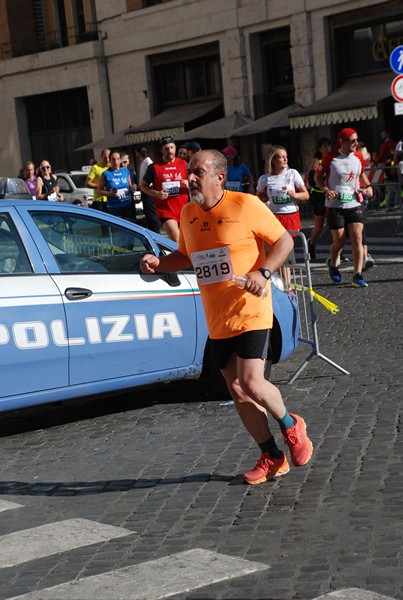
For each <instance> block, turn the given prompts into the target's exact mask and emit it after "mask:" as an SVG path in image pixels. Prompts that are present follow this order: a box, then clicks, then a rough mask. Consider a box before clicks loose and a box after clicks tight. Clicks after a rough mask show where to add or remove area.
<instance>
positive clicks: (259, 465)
mask: <svg viewBox="0 0 403 600" xmlns="http://www.w3.org/2000/svg"><path fill="white" fill-rule="evenodd" d="M282 455H283V456H282V457H281V458H271V457H270V454H269V453H268V452H262V456H261V457H260V458H259V460H258V461H257V462H256V466H255V467H254V468H253V469H251V471H248V472H247V473H245V475H244V476H243V480H244V482H245V483H249V484H250V485H256V484H257V483H263V481H267V480H268V479H272V478H273V477H281V475H286V474H287V473H288V471H289V470H290V465H289V464H288V461H287V457H286V455H285V454H284V452H282Z"/></svg>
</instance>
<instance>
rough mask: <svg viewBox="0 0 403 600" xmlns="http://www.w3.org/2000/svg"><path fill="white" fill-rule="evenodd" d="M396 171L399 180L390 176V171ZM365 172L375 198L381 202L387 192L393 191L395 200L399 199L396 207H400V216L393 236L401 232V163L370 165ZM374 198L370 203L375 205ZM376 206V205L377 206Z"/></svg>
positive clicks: (402, 185)
mask: <svg viewBox="0 0 403 600" xmlns="http://www.w3.org/2000/svg"><path fill="white" fill-rule="evenodd" d="M392 171H394V172H395V173H396V175H397V181H391V180H390V179H389V178H388V173H389V172H392ZM365 174H366V176H367V177H368V179H369V181H370V183H371V185H372V187H373V189H374V200H375V202H377V203H378V204H380V203H381V202H382V201H383V200H384V198H385V194H386V193H389V192H391V193H393V194H394V195H395V201H397V205H396V208H397V209H399V208H400V218H399V222H398V223H397V225H396V228H395V231H394V232H393V234H392V237H393V236H395V235H397V234H398V233H400V232H401V230H402V226H403V201H402V190H403V174H402V173H401V171H400V168H399V165H396V166H394V167H368V168H367V169H365ZM374 200H372V202H371V203H370V207H371V204H372V206H373V205H374ZM375 208H376V206H375Z"/></svg>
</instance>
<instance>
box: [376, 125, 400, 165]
mask: <svg viewBox="0 0 403 600" xmlns="http://www.w3.org/2000/svg"><path fill="white" fill-rule="evenodd" d="M381 138H382V143H381V145H380V148H379V152H378V154H377V155H376V156H375V158H374V167H376V166H378V165H384V164H385V162H386V161H387V160H388V158H389V156H390V151H391V150H393V151H394V150H395V148H396V142H395V140H393V139H392V138H391V137H390V134H389V131H386V130H385V131H382V133H381Z"/></svg>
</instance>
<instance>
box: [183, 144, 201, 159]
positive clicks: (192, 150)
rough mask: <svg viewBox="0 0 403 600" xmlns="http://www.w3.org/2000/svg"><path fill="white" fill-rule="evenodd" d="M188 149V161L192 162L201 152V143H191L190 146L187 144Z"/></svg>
mask: <svg viewBox="0 0 403 600" xmlns="http://www.w3.org/2000/svg"><path fill="white" fill-rule="evenodd" d="M186 148H187V151H188V157H187V160H188V161H189V162H190V161H191V160H192V158H193V157H194V156H196V154H198V153H199V152H201V146H200V144H199V142H194V141H192V142H189V143H188V144H186Z"/></svg>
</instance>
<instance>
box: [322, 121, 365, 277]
mask: <svg viewBox="0 0 403 600" xmlns="http://www.w3.org/2000/svg"><path fill="white" fill-rule="evenodd" d="M336 145H337V150H336V151H335V152H329V153H328V154H327V155H326V156H325V158H324V159H323V160H322V163H321V164H320V165H319V167H318V170H317V171H316V175H315V182H316V185H317V186H318V187H319V188H320V189H321V190H323V191H324V193H325V203H326V208H327V221H328V224H329V227H330V230H331V233H332V241H333V243H332V245H331V246H330V257H329V258H328V260H327V261H326V262H327V265H328V269H329V276H330V278H331V280H332V281H334V282H335V283H339V282H340V281H341V274H340V271H339V269H338V266H339V264H340V253H341V251H342V249H343V246H344V243H345V240H346V234H345V228H347V230H348V235H349V238H350V242H351V247H352V252H353V261H354V274H353V280H352V286H353V287H367V286H368V283H367V282H366V281H365V280H364V278H363V276H362V267H363V256H364V252H363V244H362V233H363V228H364V219H365V214H364V211H363V207H362V202H363V193H362V192H361V191H360V190H363V192H364V193H365V195H366V196H367V197H368V198H372V195H373V190H372V187H371V184H370V183H369V180H368V177H367V176H366V175H365V173H364V165H363V159H362V154H360V153H359V152H357V151H356V149H357V145H358V134H357V132H356V131H355V130H354V129H352V128H350V127H346V128H344V129H342V130H341V131H340V133H339V135H338V136H337V144H336Z"/></svg>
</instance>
